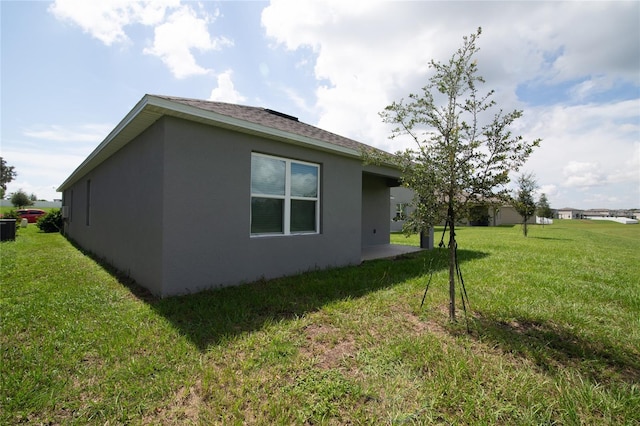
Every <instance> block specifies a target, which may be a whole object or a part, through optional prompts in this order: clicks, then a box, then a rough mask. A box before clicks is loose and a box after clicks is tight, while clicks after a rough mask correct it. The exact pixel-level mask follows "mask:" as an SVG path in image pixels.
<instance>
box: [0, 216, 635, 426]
mask: <svg viewBox="0 0 640 426" xmlns="http://www.w3.org/2000/svg"><path fill="white" fill-rule="evenodd" d="M458 237H459V241H460V247H461V250H460V258H461V267H462V271H463V273H464V277H465V283H466V286H467V292H468V294H469V297H470V301H471V311H470V312H469V316H468V317H467V320H468V321H469V325H470V328H471V333H470V334H468V333H467V332H466V327H465V319H464V315H463V314H462V312H460V320H459V322H458V323H455V324H450V323H449V322H448V320H447V303H448V293H447V289H446V280H447V277H446V254H445V253H441V252H440V251H438V250H436V251H434V252H423V253H420V254H418V255H414V256H405V257H403V258H402V259H400V260H380V261H372V262H366V263H364V264H363V265H361V266H359V267H352V268H342V269H337V270H331V271H318V272H311V273H308V274H304V275H300V276H296V277H290V278H284V279H279V280H272V281H268V282H259V283H254V284H249V285H245V286H242V287H237V288H227V289H222V290H218V291H211V292H205V293H201V294H197V295H191V296H184V297H177V298H170V299H164V300H156V299H153V298H149V297H148V296H147V295H145V294H144V292H140V291H139V289H137V288H135V286H134V285H133V284H131V283H126V282H124V281H119V280H118V279H117V278H116V277H114V276H113V275H111V274H109V273H108V272H107V271H106V270H105V269H103V268H102V267H101V266H100V265H98V264H96V263H95V262H94V261H93V260H92V259H90V258H88V257H87V256H85V255H84V254H82V253H81V252H80V251H78V250H77V249H75V248H74V247H73V246H72V245H70V244H69V243H68V242H67V241H66V240H65V239H64V238H62V237H61V236H60V235H56V234H42V233H39V232H37V229H35V227H29V228H27V229H22V230H20V231H19V235H18V238H17V240H16V241H15V242H10V243H3V244H2V245H1V246H0V256H1V257H0V278H1V280H2V293H1V295H0V296H1V297H0V315H1V320H2V333H1V336H0V338H1V340H0V342H1V344H2V363H1V364H0V369H1V371H0V372H1V373H2V388H1V391H0V398H1V399H0V401H1V404H2V409H1V410H0V411H1V412H0V416H1V417H0V423H3V424H15V423H29V424H105V423H109V424H121V423H126V424H167V425H172V424H272V423H276V424H452V423H455V424H612V425H613V424H616V425H617V424H638V423H640V414H639V413H640V411H639V410H638V407H639V406H640V349H639V348H640V270H639V269H638V267H637V263H638V260H639V258H638V253H640V227H638V226H632V225H620V224H615V223H607V222H597V223H595V222H593V223H592V222H579V221H559V223H557V224H554V225H552V226H545V227H544V228H542V227H537V226H534V227H532V229H531V231H530V234H529V237H528V238H524V237H523V236H522V234H521V232H520V229H519V228H518V227H514V228H460V229H459V231H458ZM392 239H393V240H394V241H396V242H399V243H403V244H407V243H409V244H416V245H417V243H418V241H417V238H415V237H412V238H410V239H409V240H406V239H405V238H404V237H403V236H400V235H393V236H392ZM431 272H433V280H432V283H431V286H430V289H429V292H428V293H427V297H426V302H425V306H424V307H423V308H421V307H420V302H421V300H422V296H423V294H424V289H425V286H426V283H427V280H428V277H429V274H430V273H431Z"/></svg>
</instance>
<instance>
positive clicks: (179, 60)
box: [143, 6, 233, 78]
mask: <svg viewBox="0 0 640 426" xmlns="http://www.w3.org/2000/svg"><path fill="white" fill-rule="evenodd" d="M214 19H215V17H214V16H211V15H205V16H204V17H200V16H199V15H198V14H197V13H196V12H195V11H194V10H193V9H192V8H191V7H190V6H181V7H180V8H178V9H177V10H176V11H175V12H173V13H172V14H171V15H170V16H169V17H168V18H167V20H166V21H165V22H163V23H162V24H160V25H158V26H156V27H155V30H154V39H153V45H152V46H151V47H148V48H145V49H144V51H143V52H144V53H145V54H149V55H154V56H158V57H159V58H160V59H161V60H162V62H164V63H165V65H167V67H169V70H170V71H171V73H172V74H173V75H174V76H175V77H176V78H185V77H189V76H192V75H201V74H206V73H208V72H210V71H211V70H208V69H206V68H203V67H202V66H200V65H198V64H197V63H196V59H195V57H194V56H193V53H192V50H194V49H195V50H199V51H200V52H206V51H209V50H219V49H221V48H222V47H223V46H228V45H231V44H233V43H232V42H231V41H230V40H229V39H227V38H225V37H211V35H210V34H209V30H208V28H207V25H208V24H209V23H210V22H212V21H213V20H214Z"/></svg>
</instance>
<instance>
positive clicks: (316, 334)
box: [300, 324, 357, 369]
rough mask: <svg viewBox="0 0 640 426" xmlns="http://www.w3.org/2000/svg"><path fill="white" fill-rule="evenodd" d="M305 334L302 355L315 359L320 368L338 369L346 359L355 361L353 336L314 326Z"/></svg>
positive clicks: (332, 328) (324, 326)
mask: <svg viewBox="0 0 640 426" xmlns="http://www.w3.org/2000/svg"><path fill="white" fill-rule="evenodd" d="M305 334H306V344H305V346H304V347H302V348H301V350H300V353H301V354H302V355H303V356H305V357H307V358H313V359H315V365H316V366H317V367H318V368H321V369H331V368H338V367H340V366H341V365H342V364H343V363H344V361H345V360H346V359H353V358H354V357H355V354H356V353H357V347H356V342H355V339H354V338H353V336H350V335H345V334H344V333H342V332H341V331H340V330H339V329H337V328H335V327H331V326H328V325H325V324H318V325H316V324H312V325H309V326H308V327H306V328H305Z"/></svg>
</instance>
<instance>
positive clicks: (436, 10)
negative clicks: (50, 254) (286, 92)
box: [262, 0, 640, 207]
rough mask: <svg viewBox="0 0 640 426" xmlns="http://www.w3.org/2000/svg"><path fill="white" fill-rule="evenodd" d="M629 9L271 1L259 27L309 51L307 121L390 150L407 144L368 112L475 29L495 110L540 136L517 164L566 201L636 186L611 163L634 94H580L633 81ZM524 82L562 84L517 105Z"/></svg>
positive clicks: (623, 142)
mask: <svg viewBox="0 0 640 426" xmlns="http://www.w3.org/2000/svg"><path fill="white" fill-rule="evenodd" d="M639 9H640V7H639V6H638V4H637V3H636V2H625V3H612V2H595V3H593V2H590V3H575V2H507V3H505V2H497V3H496V2H393V3H392V2H376V1H373V2H364V3H354V2H344V1H324V2H320V1H314V2H288V1H283V0H273V1H271V3H270V5H269V6H268V7H267V8H265V9H264V11H263V14H262V25H263V27H264V28H265V32H266V34H267V36H269V37H271V39H272V40H274V41H275V43H276V46H277V47H284V48H286V49H288V50H300V51H304V50H305V49H306V50H307V51H308V52H311V53H312V54H313V56H309V55H305V56H306V57H309V59H308V60H309V61H310V62H313V61H314V57H315V63H314V73H315V78H316V81H317V86H316V92H315V94H316V105H315V109H316V110H317V111H318V113H319V115H318V120H317V125H319V126H320V127H322V128H325V129H327V130H330V131H333V132H336V133H339V134H342V135H345V136H348V137H352V138H354V139H357V140H360V141H362V142H365V143H369V144H372V145H375V146H377V147H380V148H383V149H386V150H390V151H395V150H397V149H401V148H404V147H407V146H408V142H407V140H406V139H405V140H394V141H389V140H388V139H387V136H388V135H389V133H390V128H389V127H388V126H386V125H384V124H383V123H381V121H380V118H379V116H378V113H379V112H380V111H381V110H382V109H383V108H384V107H385V106H386V105H389V104H390V103H391V102H392V101H394V100H399V99H401V98H403V97H404V98H406V97H407V96H408V95H409V93H415V92H418V91H419V90H420V88H421V87H422V86H424V84H425V83H426V82H427V76H428V72H429V70H428V67H427V64H428V61H429V60H430V59H432V58H433V59H435V60H438V61H445V60H447V59H448V58H449V57H450V55H451V54H452V53H453V52H454V51H455V49H457V48H458V47H459V46H460V44H461V42H462V36H464V35H468V34H470V33H472V32H474V31H475V29H476V28H477V27H478V26H482V28H483V33H482V36H481V37H480V40H479V43H478V45H479V47H480V52H479V53H478V55H477V59H478V66H479V71H480V74H481V75H482V76H484V77H485V80H486V82H487V83H486V85H485V86H484V88H483V89H482V90H483V91H486V90H489V89H495V90H496V94H495V96H494V99H495V100H496V101H497V102H498V104H499V106H500V107H501V108H503V109H505V110H511V109H524V118H523V119H522V120H520V121H519V122H518V123H517V124H518V128H517V129H516V131H517V132H518V133H520V134H522V135H523V136H524V137H525V138H526V139H528V140H532V139H535V138H538V137H541V138H543V142H542V145H541V147H540V148H538V149H537V150H536V151H534V154H533V155H532V157H531V159H530V161H529V163H528V164H527V166H526V168H527V169H529V170H531V171H533V172H534V173H535V174H536V176H537V177H538V182H539V183H540V184H541V187H543V188H545V190H546V191H548V192H549V194H548V195H549V196H550V197H552V196H557V197H558V198H557V199H558V200H559V199H560V197H566V201H565V202H566V203H567V204H573V202H572V197H577V196H576V195H574V194H575V193H576V192H579V191H576V189H580V191H591V190H596V189H598V188H601V189H604V188H608V187H607V185H611V184H612V183H614V182H617V181H622V180H626V181H625V182H631V184H634V183H635V184H636V185H638V184H640V179H639V176H638V174H636V173H633V170H636V169H637V167H636V168H635V169H634V168H632V167H633V166H626V168H624V167H623V168H624V169H625V170H627V171H626V172H624V173H622V172H620V170H621V162H623V161H624V160H626V159H628V158H630V157H631V156H632V151H633V149H634V143H636V142H637V141H638V135H639V134H640V119H639V112H640V99H638V98H636V99H632V100H628V101H606V102H603V103H585V100H586V99H593V95H598V96H599V97H600V98H603V96H605V95H606V94H607V92H608V91H610V90H611V89H612V88H615V87H616V85H619V84H631V85H638V84H640V74H639V73H638V70H637V64H638V62H639V61H640V37H638V36H640V29H639V23H638V20H637V15H638V11H639ZM429 18H431V19H429ZM528 82H534V83H536V84H542V85H552V86H553V85H559V84H562V85H564V86H563V87H566V89H567V92H568V93H567V94H568V95H569V96H568V97H566V98H565V99H561V100H560V101H558V98H556V100H555V101H554V102H557V103H556V104H551V103H549V104H548V105H544V104H543V105H541V106H536V107H533V106H530V105H526V104H524V103H523V101H522V100H521V99H519V98H518V92H517V90H518V88H519V87H520V86H521V85H523V84H526V83H528ZM542 101H543V102H544V98H543V99H542ZM636 146H637V144H636ZM621 159H624V160H622V161H621ZM596 163H597V167H596ZM634 164H635V163H634ZM595 185H604V186H595ZM638 186H640V185H638ZM570 188H572V189H573V190H570ZM618 199H619V200H624V199H628V198H625V197H623V196H619V197H618ZM584 200H585V199H577V198H576V201H575V203H576V205H580V203H581V202H582V201H584ZM563 204H564V202H563ZM585 207H586V206H585Z"/></svg>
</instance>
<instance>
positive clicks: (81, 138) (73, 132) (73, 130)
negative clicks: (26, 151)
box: [23, 124, 113, 145]
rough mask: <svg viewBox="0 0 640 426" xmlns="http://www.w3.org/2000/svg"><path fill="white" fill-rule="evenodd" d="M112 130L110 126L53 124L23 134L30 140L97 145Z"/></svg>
mask: <svg viewBox="0 0 640 426" xmlns="http://www.w3.org/2000/svg"><path fill="white" fill-rule="evenodd" d="M112 128H113V126H112V125H110V124H82V125H78V126H72V127H67V126H60V125H56V124H52V125H48V126H37V127H34V128H30V129H26V130H24V131H23V134H24V135H25V136H28V137H30V138H35V139H45V140H48V141H54V142H93V143H95V144H96V145H97V144H98V143H100V142H101V141H102V140H103V139H104V138H105V137H106V136H107V135H108V134H109V132H110V131H111V129H112Z"/></svg>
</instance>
